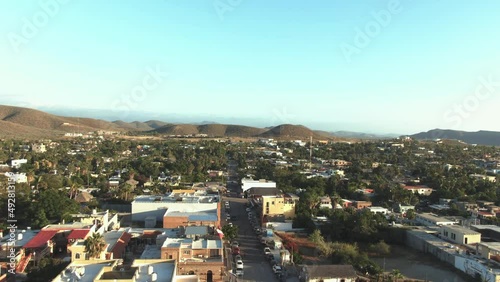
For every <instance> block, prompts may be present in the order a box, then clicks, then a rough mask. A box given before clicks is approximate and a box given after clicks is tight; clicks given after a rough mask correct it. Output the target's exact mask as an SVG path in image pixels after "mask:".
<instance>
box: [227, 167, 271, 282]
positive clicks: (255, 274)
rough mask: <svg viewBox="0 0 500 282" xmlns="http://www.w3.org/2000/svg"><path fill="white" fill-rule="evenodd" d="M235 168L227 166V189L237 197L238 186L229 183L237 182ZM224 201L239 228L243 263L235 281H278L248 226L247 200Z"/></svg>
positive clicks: (231, 199)
mask: <svg viewBox="0 0 500 282" xmlns="http://www.w3.org/2000/svg"><path fill="white" fill-rule="evenodd" d="M236 171H237V167H236V165H235V164H234V163H230V164H229V166H228V174H229V177H228V183H227V188H228V190H229V191H230V192H231V193H230V194H231V195H237V194H238V193H239V192H240V191H239V189H240V186H239V184H237V183H234V182H229V181H238V179H237V178H236V176H237V172H236ZM223 200H224V201H229V203H230V208H231V216H236V217H237V219H236V220H233V221H232V222H233V224H234V225H236V226H238V227H239V232H238V238H237V239H236V240H237V241H238V242H239V243H240V249H241V256H242V258H243V263H244V267H243V270H244V275H243V277H239V278H238V280H237V281H261V282H263V281H265V282H268V281H278V279H277V277H276V275H275V274H274V273H273V271H272V268H271V265H270V263H269V261H268V260H267V259H266V258H265V255H264V251H263V250H264V245H262V244H261V242H260V241H259V239H258V237H257V235H256V234H255V232H254V230H253V227H252V225H251V224H250V222H249V220H248V216H247V212H246V211H245V203H247V199H242V198H237V197H224V198H223Z"/></svg>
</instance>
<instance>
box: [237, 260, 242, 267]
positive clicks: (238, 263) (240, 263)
mask: <svg viewBox="0 0 500 282" xmlns="http://www.w3.org/2000/svg"><path fill="white" fill-rule="evenodd" d="M236 268H243V261H241V260H239V261H237V262H236Z"/></svg>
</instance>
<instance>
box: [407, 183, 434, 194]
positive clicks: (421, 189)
mask: <svg viewBox="0 0 500 282" xmlns="http://www.w3.org/2000/svg"><path fill="white" fill-rule="evenodd" d="M403 189H405V190H408V191H411V192H413V193H417V194H419V195H422V196H429V195H430V194H432V192H433V191H434V189H432V188H429V187H428V186H425V185H417V186H411V185H405V186H403Z"/></svg>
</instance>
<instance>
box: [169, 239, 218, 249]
mask: <svg viewBox="0 0 500 282" xmlns="http://www.w3.org/2000/svg"><path fill="white" fill-rule="evenodd" d="M163 248H171V249H177V248H182V249H194V250H200V249H222V241H221V240H206V239H200V240H196V241H195V240H193V239H185V238H167V240H165V243H164V244H163Z"/></svg>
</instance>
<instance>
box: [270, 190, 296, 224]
mask: <svg viewBox="0 0 500 282" xmlns="http://www.w3.org/2000/svg"><path fill="white" fill-rule="evenodd" d="M299 199H300V198H299V197H298V196H297V195H295V194H284V195H279V196H263V197H262V213H261V214H262V217H264V216H273V215H284V216H285V218H286V219H289V218H294V217H295V206H296V204H297V203H298V202H299Z"/></svg>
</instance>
